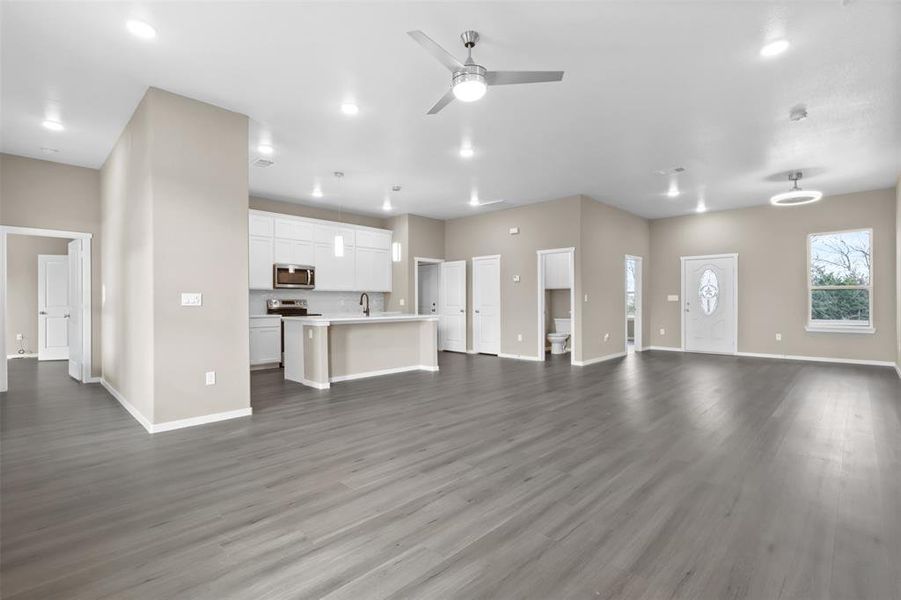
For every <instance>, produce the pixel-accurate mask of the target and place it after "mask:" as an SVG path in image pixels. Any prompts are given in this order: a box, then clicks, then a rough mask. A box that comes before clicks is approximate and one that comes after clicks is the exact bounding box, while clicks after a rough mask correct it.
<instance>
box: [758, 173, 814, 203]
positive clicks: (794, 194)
mask: <svg viewBox="0 0 901 600" xmlns="http://www.w3.org/2000/svg"><path fill="white" fill-rule="evenodd" d="M803 176H804V174H803V173H802V172H801V171H792V172H791V173H789V174H788V180H789V181H791V182H793V185H792V188H791V189H790V190H789V191H787V192H784V193H782V194H776V195H775V196H773V197H772V198H770V204H772V205H773V206H800V205H801V204H810V203H812V202H816V201H817V200H819V199H820V198H822V197H823V192H818V191H816V190H802V189H801V187H800V186H799V185H798V181H799V180H800V179H801V178H802V177H803Z"/></svg>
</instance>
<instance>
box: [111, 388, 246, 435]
mask: <svg viewBox="0 0 901 600" xmlns="http://www.w3.org/2000/svg"><path fill="white" fill-rule="evenodd" d="M100 385H102V386H103V387H104V388H105V389H106V391H108V392H109V393H110V395H111V396H112V397H113V398H115V399H116V400H117V401H118V402H119V404H121V405H122V408H124V409H125V410H126V411H128V414H130V415H131V416H132V417H134V419H135V420H136V421H137V422H138V423H140V424H141V425H142V426H143V427H144V429H146V430H147V433H161V432H163V431H172V430H173V429H183V428H185V427H194V426H195V425H205V424H206V423H215V422H217V421H225V420H227V419H235V418H237V417H247V416H250V415H251V414H252V413H253V409H251V408H250V407H249V406H248V407H247V408H241V409H238V410H230V411H226V412H221V413H213V414H210V415H202V416H199V417H191V418H188V419H179V420H177V421H166V422H165V423H151V422H150V420H149V419H148V418H147V417H145V416H144V415H143V414H141V412H140V411H139V410H138V409H137V408H135V407H134V406H133V405H132V404H131V403H130V402H129V401H128V400H126V399H125V396H123V395H122V394H121V392H119V390H117V389H116V388H114V387H113V386H112V385H110V383H109V382H108V381H107V380H105V379H103V378H100Z"/></svg>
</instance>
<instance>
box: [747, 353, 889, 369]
mask: <svg viewBox="0 0 901 600" xmlns="http://www.w3.org/2000/svg"><path fill="white" fill-rule="evenodd" d="M735 356H747V357H751V358H777V359H781V360H801V361H807V362H825V363H841V364H846V365H869V366H873V367H896V368H897V365H895V363H893V362H891V361H887V360H861V359H858V358H832V357H827V356H798V355H796V354H765V353H762V352H736V353H735Z"/></svg>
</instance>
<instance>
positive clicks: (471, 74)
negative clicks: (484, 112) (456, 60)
mask: <svg viewBox="0 0 901 600" xmlns="http://www.w3.org/2000/svg"><path fill="white" fill-rule="evenodd" d="M486 73H487V71H486V70H485V67H482V66H479V65H466V66H465V67H463V70H462V71H457V72H456V73H454V79H453V88H454V96H456V98H457V100H460V101H461V102H475V101H476V100H478V99H479V98H481V97H482V96H484V95H485V92H486V91H488V83H487V82H486V80H485V74H486Z"/></svg>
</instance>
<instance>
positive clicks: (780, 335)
mask: <svg viewBox="0 0 901 600" xmlns="http://www.w3.org/2000/svg"><path fill="white" fill-rule="evenodd" d="M776 341H777V342H781V341H782V334H781V333H777V334H776Z"/></svg>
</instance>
